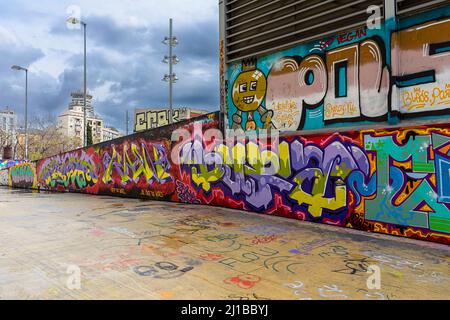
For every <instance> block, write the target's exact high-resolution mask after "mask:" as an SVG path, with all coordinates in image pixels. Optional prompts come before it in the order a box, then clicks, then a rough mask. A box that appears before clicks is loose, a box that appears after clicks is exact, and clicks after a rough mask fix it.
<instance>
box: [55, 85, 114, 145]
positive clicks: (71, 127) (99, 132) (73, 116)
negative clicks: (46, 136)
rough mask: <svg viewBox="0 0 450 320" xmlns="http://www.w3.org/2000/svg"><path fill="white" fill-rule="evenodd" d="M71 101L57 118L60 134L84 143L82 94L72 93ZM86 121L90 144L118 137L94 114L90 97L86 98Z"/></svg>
mask: <svg viewBox="0 0 450 320" xmlns="http://www.w3.org/2000/svg"><path fill="white" fill-rule="evenodd" d="M71 96H72V101H71V103H70V104H69V108H68V110H66V111H65V112H64V113H62V114H61V115H60V116H59V117H58V125H59V128H60V130H61V132H62V133H64V134H65V135H67V136H69V137H76V138H79V139H80V141H84V134H85V133H84V99H83V93H80V92H74V93H72V94H71ZM86 121H87V125H88V126H90V127H91V129H92V142H93V143H94V144H96V143H100V142H104V141H108V140H112V139H116V138H118V137H120V136H121V135H120V133H119V131H117V130H116V129H113V128H107V127H105V125H104V121H103V119H102V118H101V117H99V116H98V115H96V114H95V113H94V108H93V106H92V96H91V95H87V97H86Z"/></svg>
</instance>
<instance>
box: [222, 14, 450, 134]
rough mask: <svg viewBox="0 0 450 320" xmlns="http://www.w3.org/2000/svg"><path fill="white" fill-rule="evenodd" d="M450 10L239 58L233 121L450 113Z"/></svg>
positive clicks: (285, 126)
mask: <svg viewBox="0 0 450 320" xmlns="http://www.w3.org/2000/svg"><path fill="white" fill-rule="evenodd" d="M449 17H450V6H447V7H443V8H440V9H437V10H435V11H434V12H428V13H425V14H421V15H417V16H413V17H409V18H407V19H402V20H400V21H399V23H398V29H396V30H395V31H391V30H389V29H388V26H387V25H383V26H382V27H381V28H380V29H371V30H369V29H368V28H367V27H362V28H360V29H357V30H354V31H352V32H346V33H344V34H339V35H336V36H333V37H330V38H327V39H323V40H320V41H315V42H312V43H308V44H302V45H300V46H297V47H295V48H291V49H288V50H285V51H281V52H276V53H272V54H269V55H266V56H262V57H258V58H257V59H256V58H250V59H247V60H244V61H241V62H239V63H234V64H231V65H229V66H228V88H229V90H228V92H227V94H226V96H227V114H228V126H229V128H232V129H238V128H241V129H243V130H246V131H251V130H255V129H264V128H275V129H278V130H281V131H298V130H309V129H321V128H326V127H336V126H345V125H355V123H356V124H358V123H359V124H368V123H377V122H385V121H388V120H389V121H391V123H398V121H399V120H398V119H404V118H410V117H414V118H436V117H437V116H439V115H447V116H448V115H449V114H450V45H449V41H450V18H449ZM393 119H397V120H395V121H394V120H393ZM392 121H394V122H392Z"/></svg>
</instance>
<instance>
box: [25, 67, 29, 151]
mask: <svg viewBox="0 0 450 320" xmlns="http://www.w3.org/2000/svg"><path fill="white" fill-rule="evenodd" d="M25 160H28V69H25Z"/></svg>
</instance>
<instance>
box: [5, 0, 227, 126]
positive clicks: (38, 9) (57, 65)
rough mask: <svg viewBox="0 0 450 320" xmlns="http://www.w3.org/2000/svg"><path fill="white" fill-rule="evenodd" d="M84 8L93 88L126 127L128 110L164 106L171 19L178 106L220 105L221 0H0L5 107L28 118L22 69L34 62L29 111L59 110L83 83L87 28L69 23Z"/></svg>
mask: <svg viewBox="0 0 450 320" xmlns="http://www.w3.org/2000/svg"><path fill="white" fill-rule="evenodd" d="M78 8H79V9H80V10H81V18H82V19H83V20H85V21H86V23H87V24H88V43H87V46H88V88H89V90H90V92H91V93H93V95H94V99H95V100H94V108H95V111H96V112H97V113H98V114H99V115H101V116H102V117H103V118H104V119H105V121H106V123H107V124H108V125H111V126H115V127H117V128H118V129H121V130H123V131H124V130H125V120H124V118H125V110H126V109H127V108H128V109H129V110H130V111H131V112H133V111H134V108H141V107H160V106H167V100H168V84H167V83H165V82H162V81H161V78H162V77H163V75H164V73H167V68H168V66H167V65H165V64H163V63H161V60H162V58H163V56H164V55H165V54H166V51H167V47H166V46H165V45H163V44H162V43H161V40H162V39H163V38H164V36H166V35H167V34H168V20H169V18H170V17H172V18H173V19H174V34H175V35H176V36H177V37H178V38H179V40H180V45H179V46H178V47H177V48H176V49H175V53H176V54H177V55H178V56H179V57H180V59H181V60H182V62H181V63H180V64H179V65H177V66H176V70H175V71H176V73H177V75H178V77H179V78H180V81H179V82H178V83H177V84H176V87H175V94H174V99H175V101H174V104H175V107H177V106H187V107H192V108H200V109H207V110H216V109H218V105H219V76H218V73H219V66H218V51H219V49H218V42H219V37H218V29H219V25H218V20H219V17H218V1H217V0H195V1H194V0H192V1H186V0H164V1H161V0H108V1H104V0H79V1H76V0H67V1H66V0H39V1H35V0H1V1H0V109H3V108H4V107H5V106H10V107H11V108H13V109H15V110H16V111H17V112H18V114H19V116H20V117H23V113H24V112H23V94H24V74H23V73H22V72H17V71H12V70H11V66H12V65H13V64H18V65H21V66H24V67H29V70H30V73H29V99H30V100H29V109H30V114H31V115H30V117H31V118H32V117H33V116H36V115H47V114H52V115H54V116H57V115H59V114H60V113H61V112H62V111H64V110H65V109H66V108H67V104H68V103H69V101H70V92H71V91H75V90H82V86H83V33H82V30H81V29H80V30H73V29H70V28H68V26H67V25H66V22H65V21H66V19H67V18H68V17H69V16H70V15H71V12H76V11H77V10H78Z"/></svg>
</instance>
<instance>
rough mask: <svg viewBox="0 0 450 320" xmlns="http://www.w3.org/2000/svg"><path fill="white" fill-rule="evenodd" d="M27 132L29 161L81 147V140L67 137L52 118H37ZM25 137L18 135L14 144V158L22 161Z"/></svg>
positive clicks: (21, 134) (22, 134)
mask: <svg viewBox="0 0 450 320" xmlns="http://www.w3.org/2000/svg"><path fill="white" fill-rule="evenodd" d="M29 127H30V129H29V132H28V154H29V157H30V160H32V161H34V160H39V159H42V158H45V157H49V156H53V155H56V154H59V153H63V152H67V151H70V150H73V149H77V148H79V147H80V146H81V139H79V138H76V137H68V136H66V135H65V134H64V133H62V132H61V130H60V129H59V127H58V122H57V119H56V118H55V117H54V116H51V115H46V116H37V117H34V118H33V119H32V121H31V123H30V126H29ZM24 144H25V135H24V133H23V132H22V133H19V134H18V139H17V144H16V158H18V159H22V158H23V156H24V154H25V148H24Z"/></svg>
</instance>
